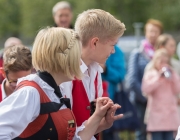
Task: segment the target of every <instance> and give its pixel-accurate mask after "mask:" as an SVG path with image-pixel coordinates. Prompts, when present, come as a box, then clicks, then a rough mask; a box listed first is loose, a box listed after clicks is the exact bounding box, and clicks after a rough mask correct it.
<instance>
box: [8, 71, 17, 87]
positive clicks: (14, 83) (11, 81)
mask: <svg viewBox="0 0 180 140" xmlns="http://www.w3.org/2000/svg"><path fill="white" fill-rule="evenodd" d="M5 74H6V78H7V80H8V82H9V84H10V85H11V86H16V84H17V80H10V79H9V78H8V71H5Z"/></svg>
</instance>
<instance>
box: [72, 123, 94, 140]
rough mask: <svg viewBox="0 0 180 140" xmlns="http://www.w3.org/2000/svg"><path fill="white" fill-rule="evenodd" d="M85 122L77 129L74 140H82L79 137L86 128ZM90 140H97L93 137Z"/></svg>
mask: <svg viewBox="0 0 180 140" xmlns="http://www.w3.org/2000/svg"><path fill="white" fill-rule="evenodd" d="M85 122H86V121H84V122H83V124H82V125H81V126H79V127H76V132H75V135H74V138H73V140H82V139H81V137H80V136H79V135H78V133H79V132H80V131H82V130H83V129H84V128H85V126H84V124H85ZM90 140H96V138H95V137H94V136H93V137H92V138H91V139H90Z"/></svg>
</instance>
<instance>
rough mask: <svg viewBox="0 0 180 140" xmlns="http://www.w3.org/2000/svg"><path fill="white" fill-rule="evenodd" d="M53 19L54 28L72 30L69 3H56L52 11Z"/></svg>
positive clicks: (71, 15) (71, 14)
mask: <svg viewBox="0 0 180 140" xmlns="http://www.w3.org/2000/svg"><path fill="white" fill-rule="evenodd" d="M52 14H53V19H54V22H55V26H56V27H64V28H70V29H73V26H72V19H73V13H72V7H71V5H70V3H69V2H67V1H61V2H58V3H56V5H54V7H53V9H52Z"/></svg>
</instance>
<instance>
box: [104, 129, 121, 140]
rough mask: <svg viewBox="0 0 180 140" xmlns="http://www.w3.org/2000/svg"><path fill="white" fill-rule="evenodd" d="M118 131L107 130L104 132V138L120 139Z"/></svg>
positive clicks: (108, 139) (110, 139) (109, 139)
mask: <svg viewBox="0 0 180 140" xmlns="http://www.w3.org/2000/svg"><path fill="white" fill-rule="evenodd" d="M118 133H119V132H112V131H109V130H105V131H103V134H102V137H103V140H120V138H119V137H118Z"/></svg>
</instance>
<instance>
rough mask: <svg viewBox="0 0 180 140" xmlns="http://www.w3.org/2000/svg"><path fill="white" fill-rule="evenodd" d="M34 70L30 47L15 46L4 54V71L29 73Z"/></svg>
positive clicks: (8, 48)
mask: <svg viewBox="0 0 180 140" xmlns="http://www.w3.org/2000/svg"><path fill="white" fill-rule="evenodd" d="M31 68H32V56H31V51H30V49H29V48H28V47H25V46H23V45H15V46H10V47H7V48H6V49H5V50H4V53H3V69H4V71H6V72H9V71H11V72H18V71H28V70H30V69H31Z"/></svg>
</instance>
